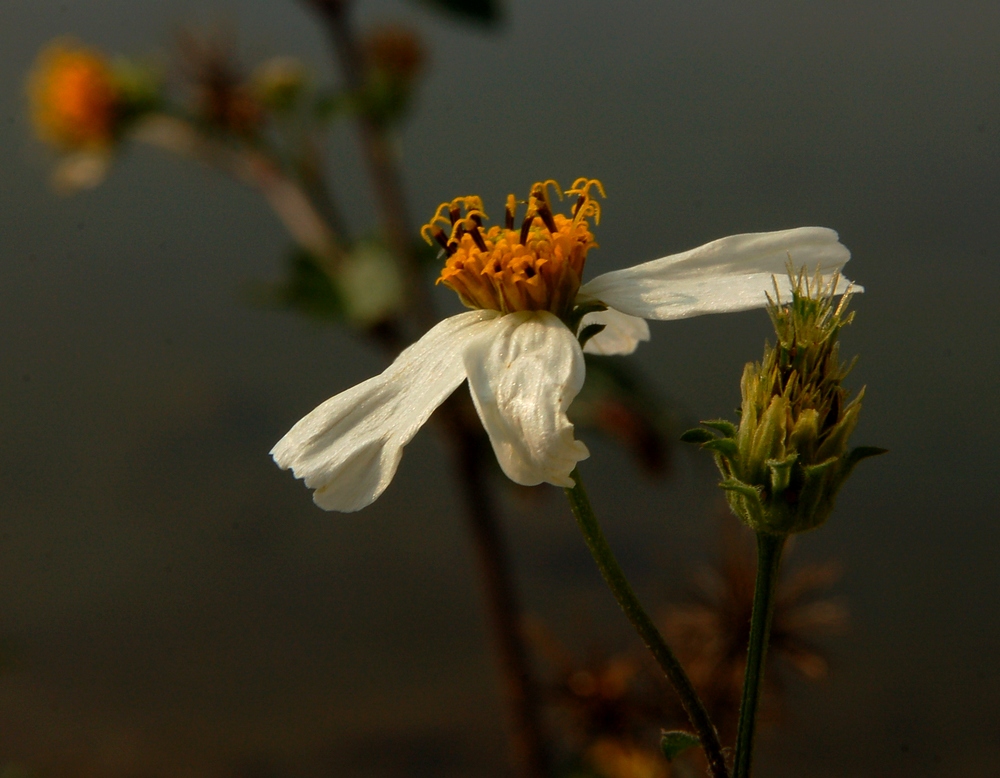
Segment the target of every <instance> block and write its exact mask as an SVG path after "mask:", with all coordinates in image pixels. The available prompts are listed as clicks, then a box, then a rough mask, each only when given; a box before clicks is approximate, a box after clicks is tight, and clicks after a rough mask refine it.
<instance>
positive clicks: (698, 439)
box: [681, 427, 716, 444]
mask: <svg viewBox="0 0 1000 778" xmlns="http://www.w3.org/2000/svg"><path fill="white" fill-rule="evenodd" d="M710 440H716V437H715V435H713V434H712V433H711V432H709V431H708V430H703V429H702V428H701V427H695V428H694V429H693V430H688V431H687V432H685V433H684V434H683V435H681V442H682V443H699V444H700V443H708V442H709V441H710Z"/></svg>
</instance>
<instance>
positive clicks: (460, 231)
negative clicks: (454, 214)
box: [451, 222, 465, 241]
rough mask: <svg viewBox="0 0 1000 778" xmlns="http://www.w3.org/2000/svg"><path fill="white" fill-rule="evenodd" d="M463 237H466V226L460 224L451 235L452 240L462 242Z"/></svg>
mask: <svg viewBox="0 0 1000 778" xmlns="http://www.w3.org/2000/svg"><path fill="white" fill-rule="evenodd" d="M463 235H465V225H464V224H462V223H461V222H460V223H459V225H458V226H457V227H456V228H455V231H454V232H453V233H452V234H451V239H452V240H454V241H461V240H462V236H463Z"/></svg>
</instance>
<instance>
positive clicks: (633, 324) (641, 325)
mask: <svg viewBox="0 0 1000 778" xmlns="http://www.w3.org/2000/svg"><path fill="white" fill-rule="evenodd" d="M591 324H603V325H604V329H603V330H601V331H600V332H598V333H597V334H596V335H594V337H592V338H591V339H590V340H588V341H587V345H585V346H584V347H583V350H584V351H585V352H587V353H588V354H601V355H603V356H612V355H615V354H631V353H632V352H633V351H635V350H636V348H638V346H639V342H640V341H643V340H649V325H648V324H646V320H645V319H640V318H639V317H638V316H629V315H628V314H627V313H622V312H621V311H616V310H615V309H614V308H608V309H607V310H606V311H595V312H594V313H588V314H587V315H586V316H584V317H583V320H582V321H581V323H580V327H581V329H582V328H583V327H586V326H588V325H591Z"/></svg>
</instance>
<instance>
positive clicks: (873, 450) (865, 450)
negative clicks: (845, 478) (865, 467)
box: [847, 446, 889, 464]
mask: <svg viewBox="0 0 1000 778" xmlns="http://www.w3.org/2000/svg"><path fill="white" fill-rule="evenodd" d="M888 453H889V449H887V448H879V447H878V446H857V447H856V448H853V449H851V453H850V454H848V455H847V458H848V459H849V460H850V461H851V462H852V463H854V464H857V463H858V462H860V461H861V460H862V459H868V457H877V456H880V455H882V454H888Z"/></svg>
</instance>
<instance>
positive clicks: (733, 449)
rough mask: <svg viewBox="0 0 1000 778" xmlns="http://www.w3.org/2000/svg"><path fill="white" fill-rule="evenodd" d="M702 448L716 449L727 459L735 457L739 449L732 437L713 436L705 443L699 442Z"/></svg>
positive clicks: (737, 455)
mask: <svg viewBox="0 0 1000 778" xmlns="http://www.w3.org/2000/svg"><path fill="white" fill-rule="evenodd" d="M701 447H702V448H707V449H709V450H710V451H716V452H718V453H719V454H722V456H724V457H726V458H727V459H731V460H733V459H737V458H738V457H739V455H740V450H739V448H738V447H737V445H736V441H735V440H733V439H732V438H713V439H712V440H709V441H707V442H705V443H702V444H701Z"/></svg>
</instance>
